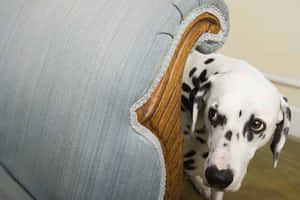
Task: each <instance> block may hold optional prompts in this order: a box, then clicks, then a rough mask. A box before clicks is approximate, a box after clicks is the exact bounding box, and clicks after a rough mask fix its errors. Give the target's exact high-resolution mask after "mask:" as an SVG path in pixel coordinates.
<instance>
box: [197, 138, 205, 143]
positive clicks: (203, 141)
mask: <svg viewBox="0 0 300 200" xmlns="http://www.w3.org/2000/svg"><path fill="white" fill-rule="evenodd" d="M196 140H198V141H199V142H200V143H201V144H205V140H204V139H203V138H201V137H199V136H198V137H196Z"/></svg>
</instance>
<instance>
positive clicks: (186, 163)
mask: <svg viewBox="0 0 300 200" xmlns="http://www.w3.org/2000/svg"><path fill="white" fill-rule="evenodd" d="M194 163H195V160H193V159H190V160H186V161H184V163H183V164H185V165H191V164H194Z"/></svg>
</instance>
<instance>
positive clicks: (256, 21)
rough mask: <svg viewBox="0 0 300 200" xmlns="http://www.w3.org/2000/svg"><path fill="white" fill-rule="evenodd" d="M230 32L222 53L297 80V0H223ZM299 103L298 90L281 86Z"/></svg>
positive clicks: (299, 16) (299, 30) (299, 40)
mask: <svg viewBox="0 0 300 200" xmlns="http://www.w3.org/2000/svg"><path fill="white" fill-rule="evenodd" d="M225 1H226V3H227V5H228V8H229V13H230V22H231V28H230V34H229V38H228V41H227V42H226V43H225V45H224V47H223V48H222V49H221V51H220V52H221V53H223V54H225V55H228V56H232V57H237V58H242V59H244V60H246V61H248V62H249V63H250V64H252V65H254V66H256V67H257V68H259V69H260V70H262V71H265V72H271V73H274V74H277V75H282V76H287V77H292V78H296V79H300V11H299V9H300V0H285V1H279V0H278V1H273V0H225ZM279 89H280V90H281V91H282V93H283V94H284V95H286V96H287V97H288V99H289V102H290V104H292V105H296V106H298V107H299V106H300V89H295V88H291V87H286V86H280V87H279Z"/></svg>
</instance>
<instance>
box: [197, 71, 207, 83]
mask: <svg viewBox="0 0 300 200" xmlns="http://www.w3.org/2000/svg"><path fill="white" fill-rule="evenodd" d="M206 73H207V70H206V69H204V70H203V71H202V72H201V73H200V76H199V78H198V79H199V82H200V83H202V82H204V81H206V80H207V78H206Z"/></svg>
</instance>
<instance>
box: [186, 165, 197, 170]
mask: <svg viewBox="0 0 300 200" xmlns="http://www.w3.org/2000/svg"><path fill="white" fill-rule="evenodd" d="M184 169H185V170H194V169H196V167H194V166H184Z"/></svg>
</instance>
